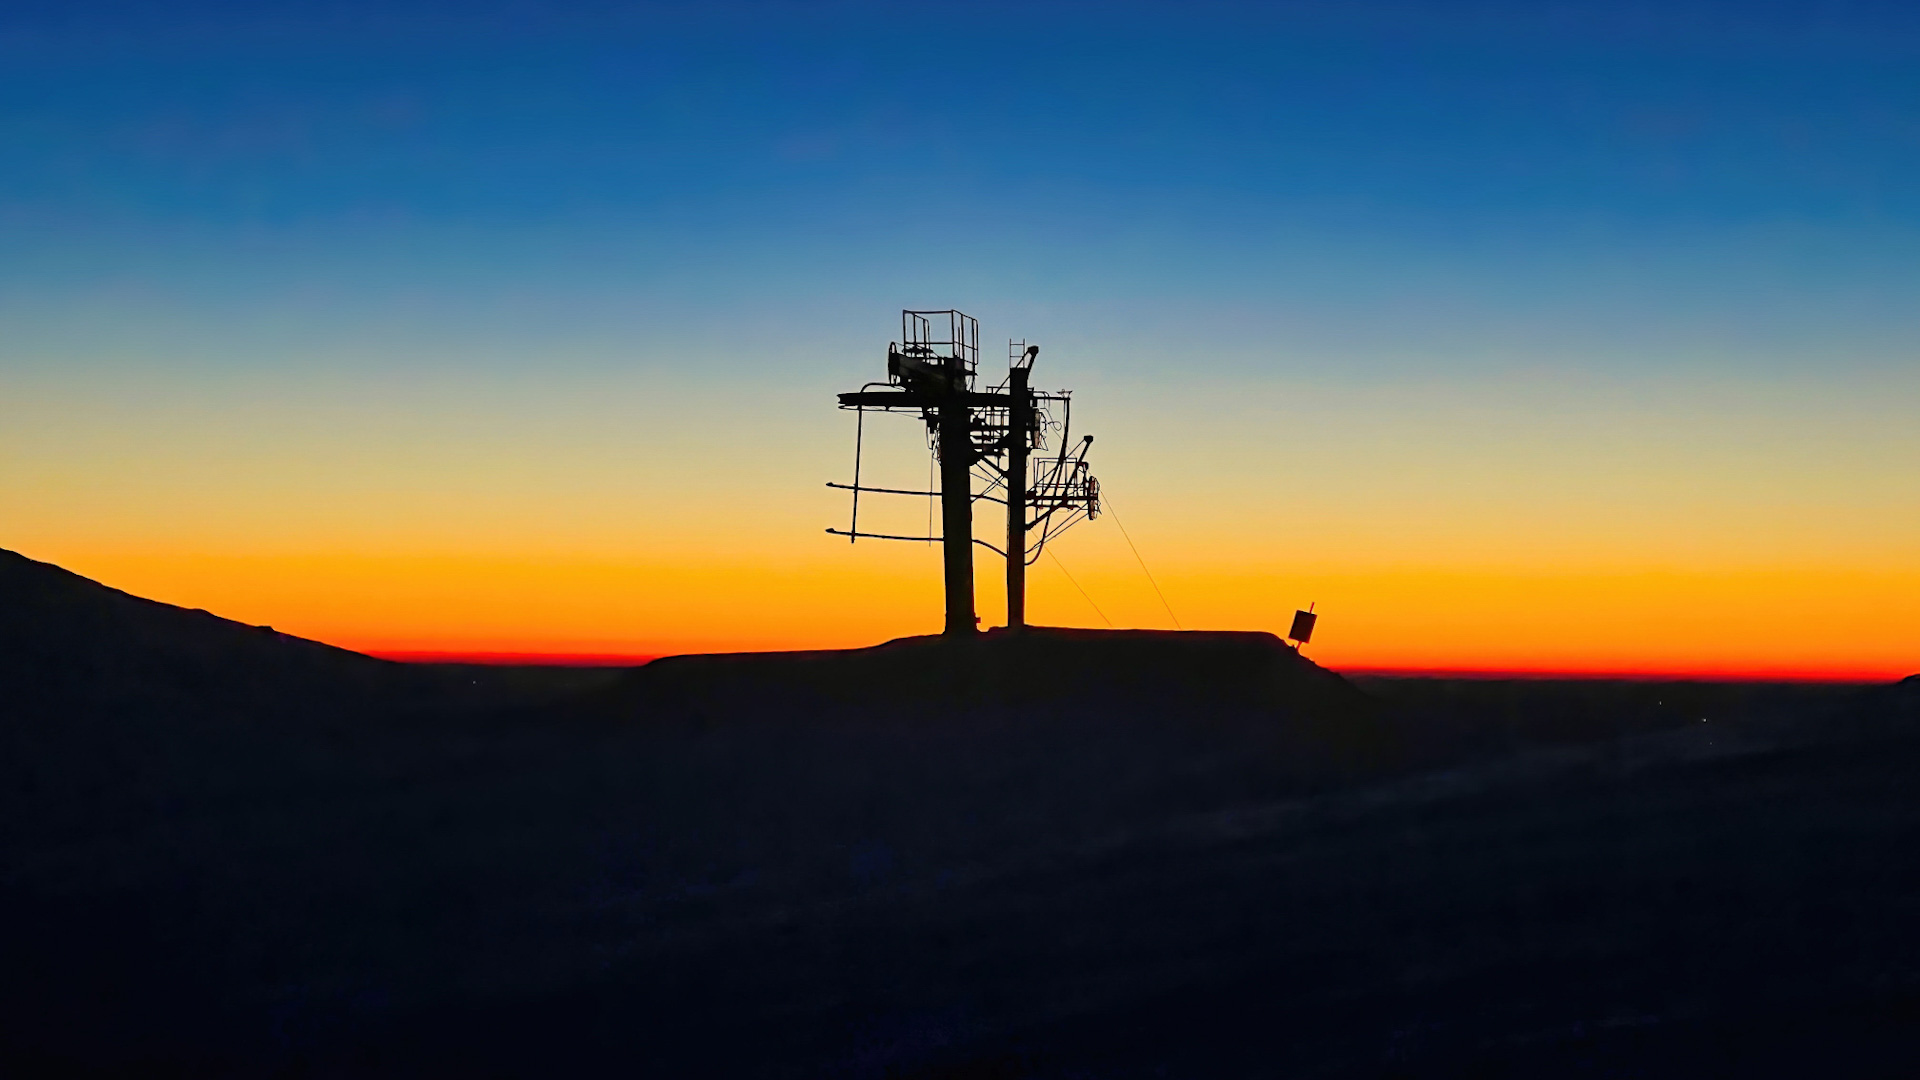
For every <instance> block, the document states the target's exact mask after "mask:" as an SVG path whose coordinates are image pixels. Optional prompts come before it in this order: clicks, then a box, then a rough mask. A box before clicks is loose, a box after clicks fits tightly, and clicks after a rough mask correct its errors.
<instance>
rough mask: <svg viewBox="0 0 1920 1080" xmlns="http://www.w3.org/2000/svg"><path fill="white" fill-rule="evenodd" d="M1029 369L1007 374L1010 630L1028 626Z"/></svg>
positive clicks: (1008, 626) (1030, 403) (1020, 367)
mask: <svg viewBox="0 0 1920 1080" xmlns="http://www.w3.org/2000/svg"><path fill="white" fill-rule="evenodd" d="M1027 376H1028V369H1027V368H1025V367H1023V366H1020V365H1015V366H1014V368H1013V369H1012V370H1011V371H1009V372H1008V373H1007V395H1008V396H1009V397H1010V398H1012V399H1013V400H1012V401H1010V402H1008V404H1007V629H1008V630H1019V629H1021V628H1023V627H1025V626H1026V625H1027V450H1028V448H1029V446H1030V445H1031V438H1032V430H1033V395H1032V394H1031V393H1029V392H1028V390H1027Z"/></svg>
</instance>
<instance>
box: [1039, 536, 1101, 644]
mask: <svg viewBox="0 0 1920 1080" xmlns="http://www.w3.org/2000/svg"><path fill="white" fill-rule="evenodd" d="M1044 550H1045V551H1046V553H1047V557H1048V558H1050V559H1052V560H1053V565H1055V566H1057V567H1059V568H1060V572H1061V573H1063V574H1066V575H1067V580H1068V581H1070V582H1072V583H1073V587H1074V588H1075V589H1079V590H1080V596H1081V598H1082V599H1084V600H1085V601H1086V602H1087V606H1088V607H1091V608H1092V609H1093V613H1094V614H1095V615H1098V616H1100V621H1101V622H1103V623H1106V624H1107V629H1109V630H1111V629H1113V620H1112V619H1109V618H1107V613H1106V612H1104V611H1101V610H1100V605H1099V604H1096V603H1094V602H1093V597H1091V596H1088V595H1087V590H1085V589H1081V588H1080V583H1079V582H1078V581H1074V579H1073V575H1072V574H1070V573H1067V564H1066V563H1063V562H1061V561H1060V556H1058V555H1055V554H1054V553H1053V549H1052V548H1046V549H1044Z"/></svg>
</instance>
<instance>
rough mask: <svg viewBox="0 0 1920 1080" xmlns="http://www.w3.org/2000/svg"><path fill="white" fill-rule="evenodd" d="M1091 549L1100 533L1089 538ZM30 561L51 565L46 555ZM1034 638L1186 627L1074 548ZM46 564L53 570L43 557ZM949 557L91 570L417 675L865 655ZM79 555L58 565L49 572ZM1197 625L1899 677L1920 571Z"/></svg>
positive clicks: (1421, 598) (904, 631)
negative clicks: (1294, 627)
mask: <svg viewBox="0 0 1920 1080" xmlns="http://www.w3.org/2000/svg"><path fill="white" fill-rule="evenodd" d="M1089 539H1090V538H1089ZM28 554H34V553H32V552H29V553H28ZM1062 556H1063V559H1065V560H1067V562H1066V565H1067V566H1068V567H1069V568H1070V569H1071V570H1072V571H1073V574H1074V577H1075V578H1076V579H1078V581H1079V584H1080V586H1081V587H1083V588H1085V589H1086V590H1087V593H1088V594H1089V595H1090V596H1092V597H1093V598H1094V599H1095V602H1097V603H1098V604H1099V605H1100V608H1099V613H1096V611H1095V610H1094V608H1093V607H1092V606H1091V604H1090V603H1089V600H1088V598H1087V596H1083V595H1082V594H1081V593H1080V592H1079V591H1078V590H1077V589H1075V588H1074V586H1073V585H1072V584H1071V583H1069V582H1068V580H1067V579H1066V577H1065V576H1064V575H1063V574H1062V573H1061V572H1060V570H1059V568H1058V567H1056V566H1054V565H1053V564H1052V562H1051V560H1042V561H1041V562H1040V563H1039V564H1038V565H1037V566H1036V569H1035V571H1034V573H1033V576H1032V578H1031V580H1030V597H1029V609H1030V617H1031V618H1032V620H1033V622H1034V623H1035V624H1037V625H1056V626H1082V627H1094V628H1098V627H1101V626H1104V625H1106V622H1105V621H1104V620H1103V619H1102V618H1101V615H1104V616H1105V619H1110V620H1112V623H1113V625H1115V626H1118V627H1123V628H1125V627H1142V628H1161V629H1171V628H1172V622H1171V617H1170V615H1169V613H1168V612H1167V611H1166V609H1165V608H1164V607H1163V606H1162V605H1161V604H1160V601H1159V598H1158V596H1157V595H1156V594H1155V593H1154V592H1153V591H1152V588H1151V586H1150V585H1149V584H1148V583H1147V582H1146V581H1145V579H1144V577H1143V576H1142V574H1141V572H1140V570H1139V567H1138V566H1137V565H1130V564H1128V563H1121V562H1117V561H1115V560H1113V559H1110V558H1106V557H1105V555H1104V554H1103V552H1102V550H1101V549H1100V548H1099V546H1098V545H1097V544H1095V543H1091V542H1083V543H1080V544H1079V545H1078V546H1077V547H1076V546H1068V547H1064V548H1063V549H1062ZM39 557H42V558H45V557H46V555H45V554H44V553H41V554H40V556H39ZM935 559H936V554H935V553H934V552H931V551H926V550H923V549H922V546H920V545H899V546H893V547H880V546H878V545H874V546H873V547H872V549H871V550H870V549H869V546H868V545H861V546H860V547H859V548H857V549H855V550H852V551H849V550H848V549H847V547H846V546H845V545H837V544H832V543H825V544H822V545H821V546H820V548H819V549H818V550H817V551H814V552H811V553H809V557H807V558H805V559H799V558H795V559H790V560H785V561H777V560H773V559H769V558H765V557H732V558H726V559H719V558H716V559H712V560H707V561H695V560H691V559H678V560H659V561H653V562H641V561H624V562H623V561H615V560H608V559H603V558H589V557H562V556H548V557H544V558H532V557H523V558H511V557H505V556H498V557H494V556H488V557H482V556H405V557H400V556H392V557H375V556H343V555H327V556H321V555H286V556H219V557H215V556H205V555H176V556H162V555H153V554H146V553H142V554H138V555H126V554H120V553H105V552H103V553H94V554H91V555H88V554H84V553H82V555H81V557H78V558H68V559H66V560H64V561H62V565H65V566H67V567H68V568H69V569H72V570H74V571H76V572H78V573H82V574H85V575H86V576H88V577H92V578H94V579H96V580H100V581H103V582H104V583H106V584H109V585H111V586H113V587H115V588H121V589H125V590H126V591H128V592H131V593H133V594H134V595H137V596H145V597H149V598H152V599H156V600H161V601H164V602H167V603H173V604H179V605H181V606H185V607H199V608H206V609H208V610H210V611H213V612H215V613H216V614H219V615H222V616H224V617H227V618H233V619H237V620H240V621H243V622H249V623H254V624H263V625H272V626H274V627H276V628H278V629H280V630H282V631H285V632H287V633H292V634H297V635H300V636H302V637H308V638H312V639H315V640H319V641H325V642H328V643H330V644H334V645H338V646H341V647H344V648H349V649H353V650H356V651H360V652H365V653H369V654H372V655H377V656H385V657H390V658H394V659H403V660H412V661H439V662H475V663H540V664H572V665H593V666H626V665H635V664H640V663H644V662H646V661H648V660H650V659H653V658H656V657H660V656H671V655H679V654H686V653H707V652H759V651H780V650H792V649H822V648H852V647H861V646H869V645H875V644H879V643H881V642H884V641H887V640H890V639H892V638H897V637H905V636H911V635H916V634H927V633H933V632H936V631H937V629H938V625H939V618H940V594H939V582H938V577H937V563H936V562H935ZM53 561H61V560H53ZM997 569H998V560H997V559H995V558H993V557H991V556H985V557H983V558H982V559H981V561H980V562H979V564H978V566H977V580H978V604H979V610H980V613H981V615H982V620H983V622H982V625H984V626H989V627H990V626H995V625H999V624H1000V623H1001V622H1003V621H1004V617H1003V608H1002V606H1001V604H1000V602H999V601H1000V597H999V595H998V593H999V583H998V575H997V573H995V571H997ZM1159 578H1160V583H1161V585H1162V588H1163V590H1164V592H1165V594H1166V597H1167V599H1168V600H1169V601H1170V602H1171V603H1172V605H1173V606H1174V607H1175V610H1176V611H1177V612H1178V613H1179V615H1180V618H1181V624H1182V625H1183V626H1185V627H1187V628H1189V629H1195V628H1207V629H1221V630H1266V631H1270V632H1274V633H1280V632H1283V631H1284V630H1285V629H1286V626H1287V623H1288V622H1289V621H1290V619H1291V616H1292V612H1293V609H1294V608H1295V607H1304V606H1306V603H1307V601H1309V600H1313V601H1316V602H1317V604H1318V611H1319V612H1320V613H1321V615H1322V619H1321V622H1320V625H1319V628H1318V631H1317V633H1316V636H1315V640H1314V642H1313V643H1312V644H1311V645H1309V646H1308V648H1307V649H1306V654H1307V656H1308V657H1309V658H1310V659H1312V660H1314V661H1315V662H1317V663H1319V664H1321V665H1322V666H1325V667H1327V668H1330V669H1332V670H1335V671H1341V672H1346V673H1350V674H1400V675H1407V674H1434V675H1439V674H1446V675H1453V676H1468V677H1487V678H1498V677H1523V678H1552V677H1586V678H1607V677H1619V678H1663V679H1664V678H1699V679H1735V680H1766V681H1774V680H1779V681H1838V682H1884V681H1891V680H1895V679H1899V678H1902V677H1904V676H1906V675H1910V674H1913V673H1914V672H1915V671H1916V670H1920V572H1911V571H1899V570H1846V569H1831V568H1818V567H1813V568H1806V567H1803V568H1750V569H1732V570H1716V571H1701V570H1662V571H1648V570H1611V571H1604V570H1583V571H1577V570H1547V569H1535V570H1530V571H1522V570H1511V569H1457V568H1419V567H1364V566H1362V567H1338V568H1320V569H1301V568H1290V567H1271V568H1258V567H1255V568H1250V569H1245V570H1241V569H1231V570H1229V569H1213V570H1205V571H1200V572H1194V571H1183V570H1181V569H1179V568H1177V567H1176V568H1174V569H1171V570H1164V571H1163V572H1162V573H1161V574H1160V575H1159Z"/></svg>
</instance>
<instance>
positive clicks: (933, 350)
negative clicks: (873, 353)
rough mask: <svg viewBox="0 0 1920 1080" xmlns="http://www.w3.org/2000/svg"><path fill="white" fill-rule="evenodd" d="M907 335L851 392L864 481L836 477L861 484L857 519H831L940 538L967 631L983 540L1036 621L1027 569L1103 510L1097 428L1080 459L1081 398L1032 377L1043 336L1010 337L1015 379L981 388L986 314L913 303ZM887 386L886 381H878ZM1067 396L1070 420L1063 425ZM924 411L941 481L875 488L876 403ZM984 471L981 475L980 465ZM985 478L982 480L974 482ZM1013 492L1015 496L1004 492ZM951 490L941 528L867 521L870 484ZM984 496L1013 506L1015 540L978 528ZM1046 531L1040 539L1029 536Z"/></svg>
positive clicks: (904, 328) (971, 626) (954, 606)
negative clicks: (1057, 412) (1038, 385)
mask: <svg viewBox="0 0 1920 1080" xmlns="http://www.w3.org/2000/svg"><path fill="white" fill-rule="evenodd" d="M900 337H901V340H899V341H896V342H893V343H892V344H890V345H889V346H888V347H887V380H886V381H885V382H874V383H868V384H866V386H863V387H861V388H860V389H859V390H857V391H855V392H853V393H849V394H841V395H840V407H841V408H843V409H853V410H855V412H857V413H858V414H859V417H860V419H859V421H858V426H857V427H856V429H855V431H856V434H855V436H854V459H853V483H852V484H833V483H829V484H828V485H827V486H829V487H835V488H842V489H844V490H848V491H851V492H852V493H853V514H852V520H851V522H850V523H849V525H848V527H847V528H846V529H845V530H841V529H828V530H827V531H828V532H830V533H833V534H834V535H836V536H845V537H847V539H848V541H849V542H850V543H851V542H856V541H858V540H860V539H862V538H866V539H873V540H918V541H932V540H935V539H938V540H939V541H940V542H941V546H942V555H943V563H944V567H945V578H946V597H947V618H946V632H947V633H948V634H950V635H956V636H965V635H970V634H972V633H973V632H974V631H975V629H976V628H977V626H976V624H977V622H978V620H977V619H976V618H975V616H974V610H973V545H975V544H979V545H981V546H982V547H985V548H987V549H989V550H991V551H994V552H997V553H999V554H1001V555H1003V556H1005V557H1006V560H1007V625H1008V627H1009V628H1011V629H1019V628H1020V627H1023V626H1025V625H1026V568H1027V567H1028V566H1030V565H1031V564H1032V563H1033V561H1034V560H1035V559H1037V558H1039V556H1040V552H1041V551H1042V550H1043V548H1044V547H1045V545H1046V542H1047V541H1048V540H1050V539H1052V538H1053V537H1054V536H1057V535H1059V534H1060V533H1061V532H1062V531H1064V530H1065V529H1067V528H1068V527H1070V526H1071V525H1073V524H1074V523H1075V522H1077V521H1080V520H1083V519H1085V518H1091V517H1094V516H1097V515H1098V514H1099V512H1100V487H1099V482H1098V481H1096V480H1095V479H1094V478H1093V476H1092V475H1091V474H1090V473H1089V472H1088V471H1087V463H1086V455H1087V448H1088V447H1089V446H1090V445H1091V444H1092V442H1093V437H1092V436H1091V435H1089V436H1086V437H1085V438H1084V439H1083V440H1082V441H1081V442H1080V443H1079V444H1078V447H1077V450H1078V453H1077V454H1076V455H1074V456H1072V457H1069V455H1068V453H1067V444H1066V438H1067V435H1068V431H1069V428H1070V426H1071V420H1072V412H1071V409H1072V400H1071V397H1070V396H1069V395H1068V393H1067V392H1066V391H1064V390H1062V391H1060V392H1058V393H1053V394H1043V393H1035V392H1034V391H1033V390H1032V389H1031V388H1030V386H1029V381H1030V377H1031V373H1032V369H1033V362H1034V359H1035V358H1036V357H1037V356H1038V355H1039V353H1040V347H1039V346H1038V345H1027V344H1025V343H1024V342H1009V343H1008V348H1007V352H1008V361H1009V363H1008V371H1007V379H1006V381H1005V382H1003V383H1001V384H1000V385H998V386H994V387H992V388H990V389H986V390H981V389H979V388H978V387H977V386H976V382H977V376H978V369H979V362H980V324H979V323H978V322H977V321H976V320H974V319H973V318H971V317H970V316H968V315H966V314H964V313H962V312H959V311H903V312H901V313H900ZM875 387H885V389H875ZM1055 406H1059V407H1061V408H1062V410H1063V413H1064V419H1063V420H1062V421H1060V422H1058V423H1056V422H1055V421H1054V419H1053V416H1052V409H1053V407H1055ZM868 409H874V410H878V411H882V412H918V413H919V414H920V416H921V419H922V420H923V421H924V422H925V423H926V425H927V431H928V435H929V436H930V439H929V441H930V442H931V444H932V446H933V452H934V456H935V457H936V458H938V460H939V463H940V490H939V491H938V492H931V491H902V490H899V489H896V488H876V487H863V486H862V485H861V483H860V453H861V446H862V443H863V442H864V437H865V428H866V411H867V410H868ZM1056 429H1057V430H1058V431H1059V435H1060V448H1059V453H1058V455H1057V456H1056V457H1054V458H1052V459H1046V458H1041V459H1039V461H1038V463H1037V465H1035V464H1033V463H1032V458H1031V452H1032V451H1034V450H1044V449H1046V448H1047V433H1048V432H1049V431H1053V430H1056ZM977 469H980V470H984V472H983V473H977V472H976V470H977ZM976 476H979V478H980V479H981V480H982V481H983V485H982V490H981V491H979V492H977V493H976V492H975V491H974V479H975V477H976ZM996 489H998V490H1001V491H1003V492H1004V497H1001V496H997V495H995V494H994V491H995V490H996ZM863 491H865V492H874V493H878V494H886V495H921V496H926V497H929V498H931V497H933V496H935V495H938V496H939V499H940V535H939V536H938V537H932V536H893V535H888V534H885V533H870V532H861V531H860V493H861V492H863ZM978 499H987V500H990V501H993V502H1000V503H1004V504H1005V505H1006V507H1007V531H1006V544H1007V546H1006V548H1005V550H1002V549H1001V548H999V547H997V546H995V545H993V544H990V543H987V542H986V541H984V540H977V539H975V538H974V536H973V504H974V502H975V501H976V500H978ZM1036 529H1038V530H1039V537H1038V538H1037V539H1036V540H1035V541H1034V543H1033V544H1032V545H1031V549H1030V550H1029V545H1028V543H1027V540H1028V534H1029V533H1030V532H1033V531H1034V530H1036Z"/></svg>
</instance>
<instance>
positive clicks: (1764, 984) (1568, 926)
mask: <svg viewBox="0 0 1920 1080" xmlns="http://www.w3.org/2000/svg"><path fill="white" fill-rule="evenodd" d="M0 565H4V570H5V576H4V577H3V578H0V583H4V589H0V634H4V640H3V641H0V645H4V647H5V648H6V649H7V659H6V661H5V664H4V666H0V690H4V691H5V692H7V693H8V694H9V695H10V700H11V702H12V703H13V704H14V705H15V707H13V708H8V709H6V710H5V711H4V712H0V739H4V742H3V743H0V800H4V803H3V804H0V1067H6V1068H7V1071H9V1072H10V1073H13V1074H18V1075H60V1074H89V1075H100V1074H107V1075H115V1074H124V1075H155V1074H171V1075H194V1076H203V1075H239V1076H257V1075H316V1076H403V1075H404V1076H415V1075H423V1074H450V1073H457V1074H464V1075H487V1076H551V1075H570V1076H572V1075H621V1076H628V1075H636V1074H639V1075H658V1076H669V1075H671V1076H802V1077H804V1076H833V1077H874V1078H880V1077H908V1076H926V1077H933V1076H1014V1077H1019V1076H1036V1077H1069V1076H1073V1077H1088V1076H1094V1077H1106V1076H1111V1077H1135V1076H1139V1077H1147V1076H1204V1077H1213V1076H1272V1075H1287V1076H1341V1077H1372V1076H1398V1075H1421V1076H1493V1075H1568V1074H1575V1075H1596V1076H1665V1077H1694V1076H1699V1075H1741V1076H1758V1075H1771V1076H1802V1075H1811V1074H1820V1075H1826V1074H1834V1073H1838V1074H1842V1075H1910V1074H1911V1072H1912V1070H1913V1068H1914V1067H1916V1066H1920V1035H1916V1032H1920V1024H1917V1023H1916V1022H1915V1021H1916V1018H1920V934H1916V933H1915V931H1914V929H1913V927H1914V926H1915V925H1917V924H1916V919H1915V916H1916V915H1917V914H1920V876H1917V875H1920V870H1916V865H1920V864H1916V863H1915V862H1914V860H1912V858H1911V852H1912V851H1913V850H1914V848H1915V846H1916V844H1920V794H1917V793H1916V779H1915V778H1916V777H1920V692H1916V686H1920V683H1915V682H1914V681H1913V680H1909V681H1908V683H1905V684H1902V685H1900V686H1895V687H1879V688H1865V689H1862V688H1851V687H1781V686H1773V687H1769V686H1760V685H1725V684H1718V685H1716V684H1688V683H1665V684H1651V683H1624V682H1607V683H1578V682H1559V683H1543V682H1486V681H1470V680H1373V681H1369V682H1368V683H1367V684H1366V686H1365V688H1364V689H1365V693H1362V692H1361V691H1360V690H1356V689H1355V688H1354V687H1353V686H1351V685H1349V684H1348V683H1347V682H1345V681H1344V680H1342V679H1340V678H1338V677H1337V676H1334V675H1332V674H1330V673H1327V672H1325V671H1323V670H1321V669H1319V668H1317V667H1315V666H1313V665H1311V664H1309V663H1307V662H1305V661H1304V660H1302V659H1301V658H1300V657H1299V656H1298V655H1297V654H1296V653H1294V652H1293V650H1291V649H1290V648H1288V647H1286V646H1285V645H1284V644H1282V643H1280V642H1278V641H1277V640H1275V639H1273V638H1271V637H1268V636H1266V635H1251V634H1151V633H1137V634H1112V633H1094V632H1080V631H1073V632H1066V631H1044V632H1036V633H1033V634H1029V635H1025V636H1023V637H1021V638H1012V637H1008V636H1006V635H986V636H984V637H983V638H982V639H980V640H978V641H974V642H969V643H964V644H960V645H955V644H953V643H949V642H945V641H942V640H938V639H906V640H902V641H897V642H892V643H889V644H887V645H883V646H879V647H876V648H873V649H864V650H850V651H847V652H839V653H813V654H770V655H739V656H711V657H683V658H675V659H671V660H665V661H659V662H656V663H654V664H652V665H649V666H648V667H646V668H642V669H635V670H629V671H618V670H615V671H604V670H602V671H591V672H567V671H557V672H537V671H513V670H481V669H472V668H454V667H432V666H414V667H409V666H406V665H395V664H386V663H383V662H381V661H376V660H371V659H369V658H366V657H360V656H357V655H355V654H351V653H346V652H343V651H341V650H337V649H329V648H327V647H325V646H322V645H317V644H315V643H312V642H304V641H299V640H297V639H291V638H288V637H286V636H284V635H278V634H274V633H272V632H270V631H265V630H261V629H258V628H253V627H246V626H242V625H239V624H235V623H230V622H227V621H225V620H220V619H217V618H214V617H213V616H210V615H206V614H205V613H203V612H188V611H183V610H181V609H178V608H171V607H168V606H166V605H160V604H151V603H149V602H147V601H142V600H138V599H136V598H133V597H129V596H126V595H125V594H122V593H118V592H115V591H113V590H111V589H107V588H104V587H103V586H99V585H96V584H94V583H92V582H88V581H85V580H84V579H80V578H77V577H74V576H73V575H69V574H65V573H64V572H63V571H59V570H58V569H56V568H53V567H48V566H45V565H44V564H39V563H32V562H31V561H29V560H24V559H19V558H18V557H9V558H8V559H6V560H5V561H4V563H3V564H0ZM23 703H24V704H23Z"/></svg>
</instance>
